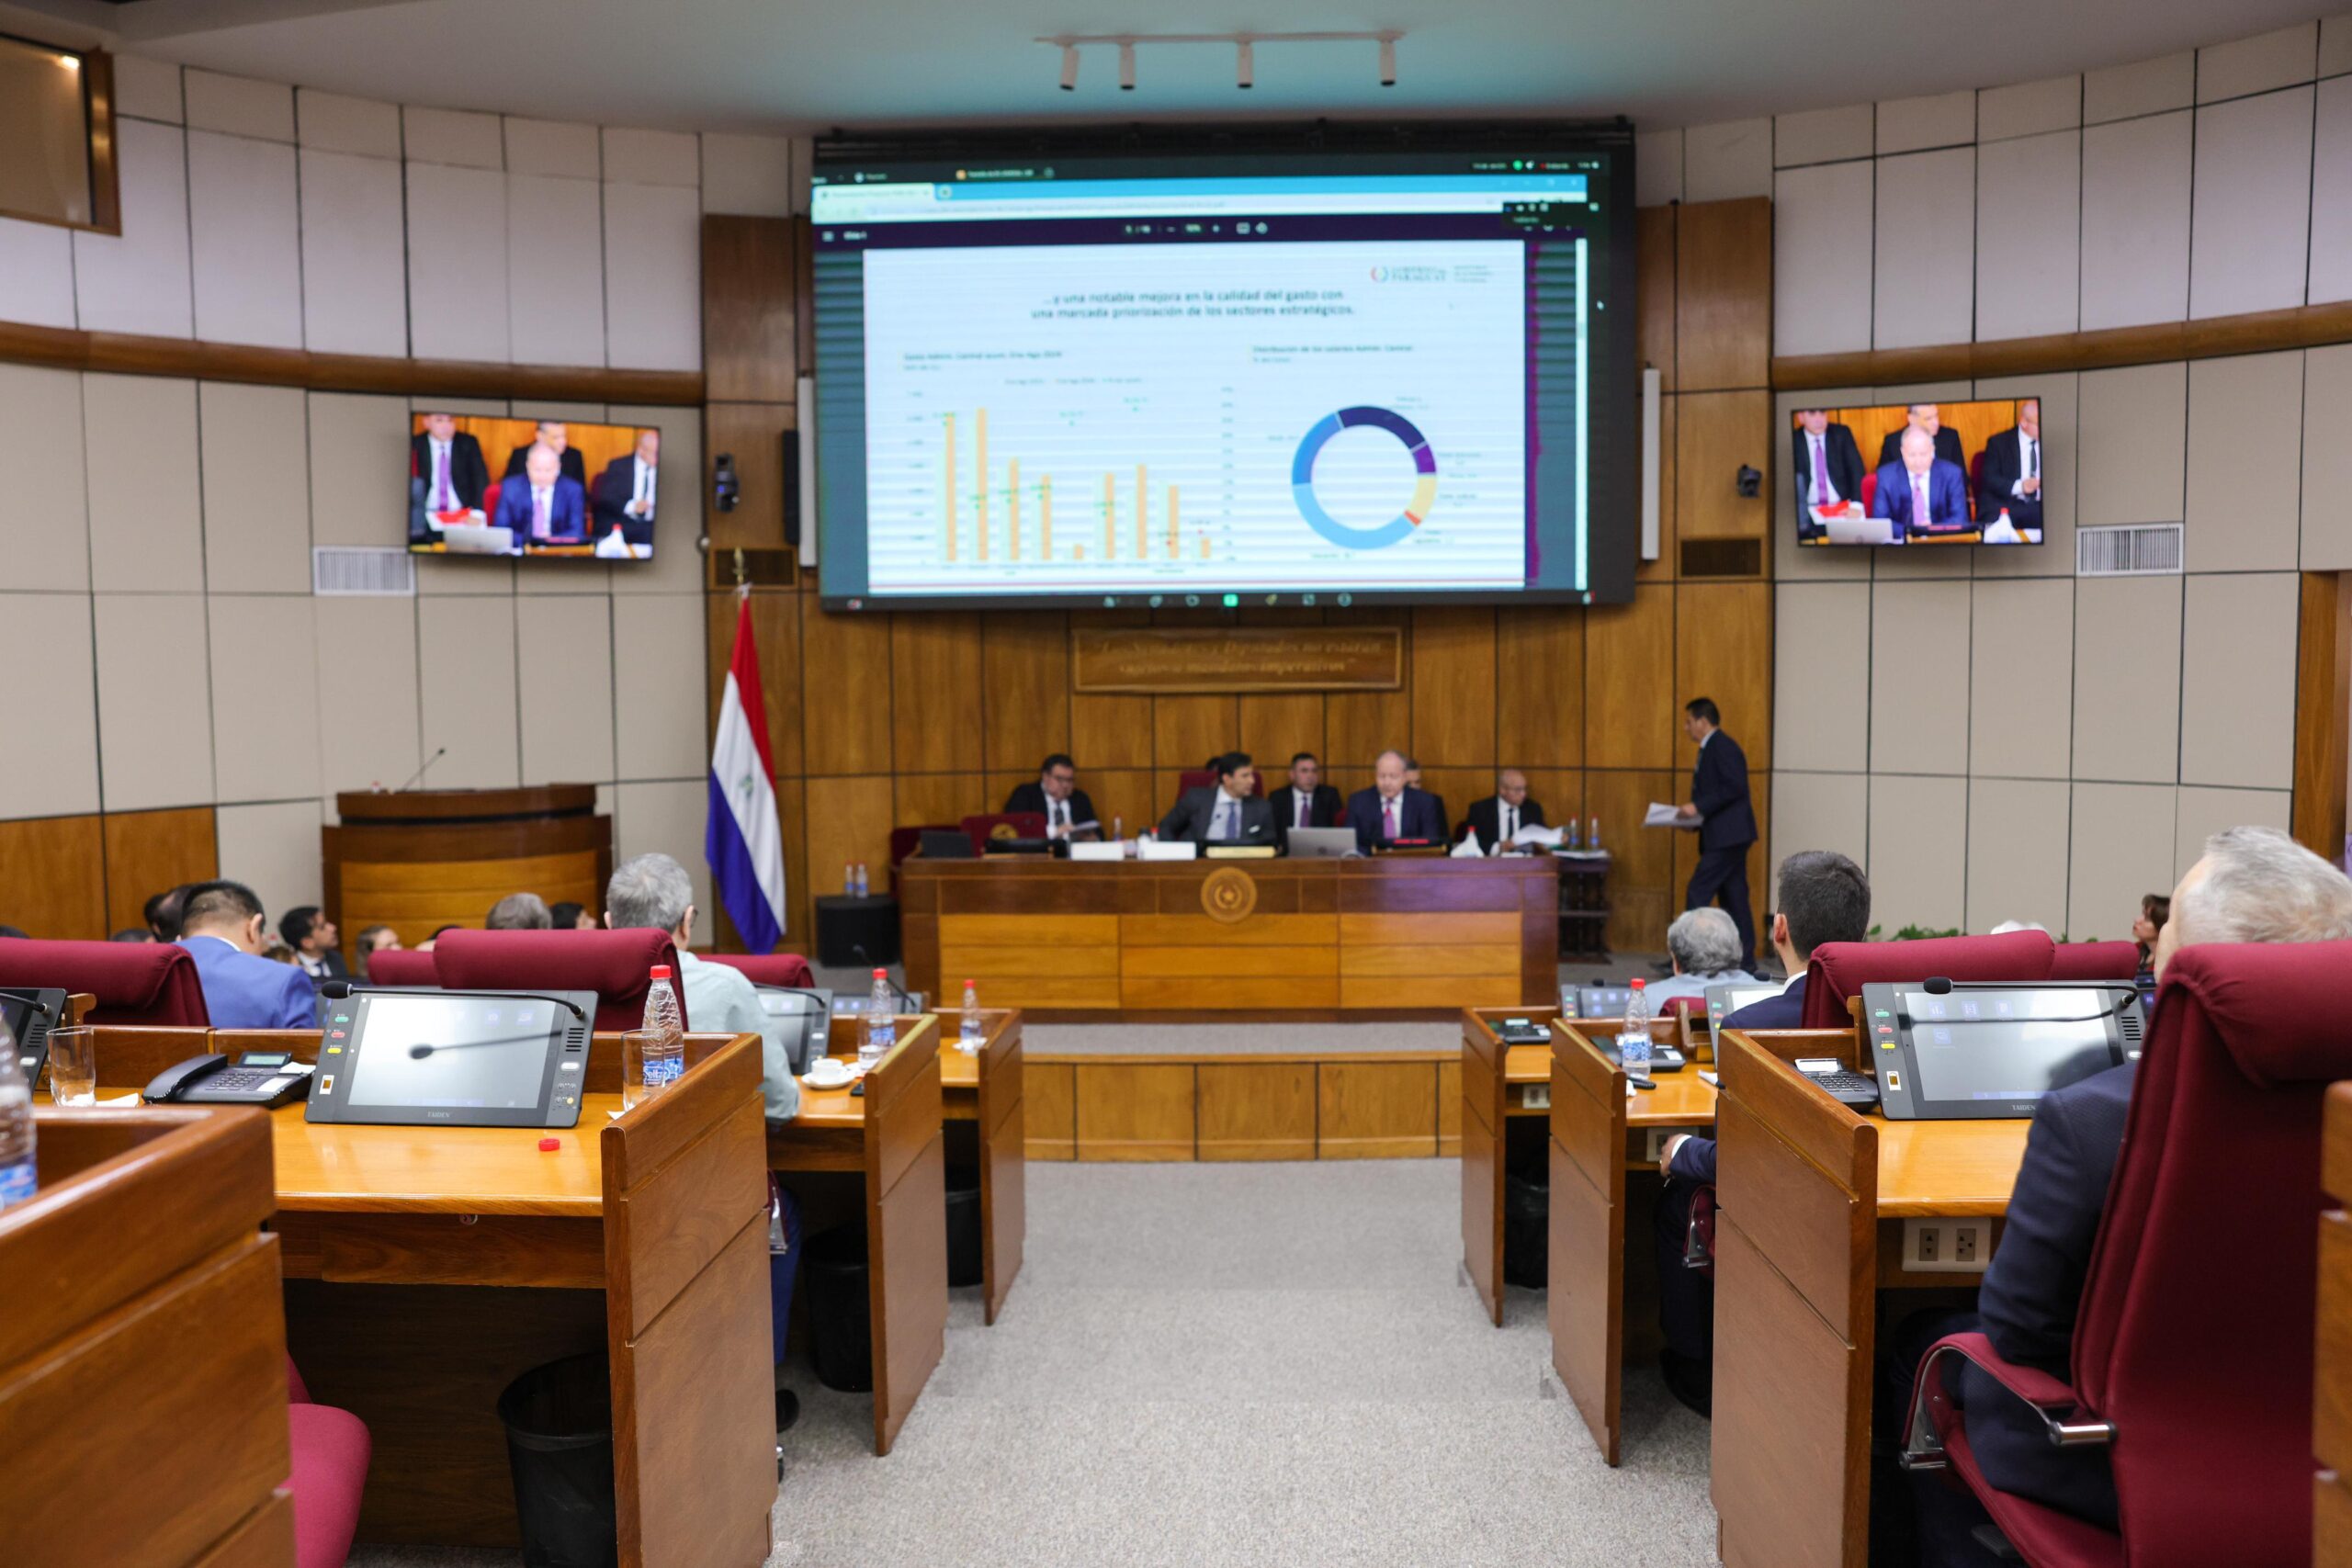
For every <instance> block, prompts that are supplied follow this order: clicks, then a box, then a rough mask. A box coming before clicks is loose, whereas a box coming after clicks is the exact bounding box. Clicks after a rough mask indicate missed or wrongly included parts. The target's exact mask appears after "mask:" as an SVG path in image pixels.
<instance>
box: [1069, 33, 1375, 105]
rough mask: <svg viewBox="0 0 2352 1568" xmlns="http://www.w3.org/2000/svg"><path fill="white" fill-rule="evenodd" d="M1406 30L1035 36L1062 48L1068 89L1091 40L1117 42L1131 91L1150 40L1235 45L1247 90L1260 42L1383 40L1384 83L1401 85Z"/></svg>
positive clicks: (1240, 81)
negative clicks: (1400, 49)
mask: <svg viewBox="0 0 2352 1568" xmlns="http://www.w3.org/2000/svg"><path fill="white" fill-rule="evenodd" d="M1404 36H1405V35H1404V34H1403V33H1402V32H1401V31H1397V30H1393V29H1386V28H1384V29H1382V30H1380V31H1378V32H1311V33H1238V32H1237V33H1150V34H1145V35H1142V36H1137V35H1136V34H1133V33H1062V34H1057V36H1055V37H1052V38H1041V39H1037V40H1036V41H1037V42H1039V43H1043V44H1050V45H1052V46H1053V47H1054V48H1056V49H1058V50H1060V51H1062V75H1061V86H1062V91H1063V92H1065V93H1074V92H1076V91H1077V90H1078V57H1079V54H1080V51H1082V50H1084V49H1086V48H1087V47H1088V46H1090V45H1101V44H1114V45H1116V46H1117V48H1118V51H1119V90H1120V91H1121V92H1124V93H1132V92H1134V91H1135V88H1136V48H1137V47H1138V46H1139V45H1142V44H1148V43H1155V44H1157V43H1206V44H1230V45H1232V46H1233V85H1234V86H1235V87H1237V88H1238V89H1240V90H1241V91H1244V92H1247V91H1248V90H1250V88H1252V87H1254V86H1256V85H1258V61H1257V47H1256V46H1257V45H1259V44H1261V43H1344V44H1364V43H1372V44H1377V45H1379V46H1380V85H1382V86H1384V87H1393V86H1395V85H1397V39H1401V38H1403V37H1404Z"/></svg>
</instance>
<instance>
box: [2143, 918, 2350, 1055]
mask: <svg viewBox="0 0 2352 1568" xmlns="http://www.w3.org/2000/svg"><path fill="white" fill-rule="evenodd" d="M2346 975H2352V942H2199V943H2197V944H2196V945H2194V946H2189V947H2184V948H2182V949H2180V950H2179V951H2178V952H2177V953H2174V954H2173V956H2172V960H2171V962H2169V963H2167V964H2165V977H2164V985H2163V988H2162V990H2160V991H2159V992H2158V993H2157V998H2156V1011H2157V1015H2158V1016H2159V1017H2161V1016H2162V1015H2163V1013H2164V1010H2165V1008H2166V1007H2168V1006H2176V1005H2177V1004H2178V1003H2179V1001H2180V1000H2181V999H2182V998H2183V995H2184V994H2185V995H2186V996H2188V997H2193V998H2195V999H2196V1002H2197V1005H2198V1006H2199V1008H2201V1009H2202V1010H2204V1013H2205V1016H2206V1017H2207V1018H2209V1019H2210V1020H2211V1021H2212V1023H2213V1027H2214V1030H2215V1032H2217V1033H2218V1034H2220V1036H2221V1038H2222V1048H2223V1049H2225V1050H2227V1051H2228V1052H2229V1054H2230V1056H2231V1058H2232V1059H2233V1061H2235V1062H2236V1063H2237V1066H2238V1070H2239V1071H2240V1072H2242V1073H2244V1074H2245V1077H2246V1078H2247V1080H2248V1081H2249V1082H2251V1083H2253V1084H2254V1085H2256V1087H2257V1088H2261V1089H2276V1088H2278V1086H2279V1085H2281V1084H2289V1083H2308V1082H2313V1081H2323V1080H2329V1079H2335V1078H2341V1077H2352V1011H2347V1010H2346V1008H2345V1006H2344V976H2346Z"/></svg>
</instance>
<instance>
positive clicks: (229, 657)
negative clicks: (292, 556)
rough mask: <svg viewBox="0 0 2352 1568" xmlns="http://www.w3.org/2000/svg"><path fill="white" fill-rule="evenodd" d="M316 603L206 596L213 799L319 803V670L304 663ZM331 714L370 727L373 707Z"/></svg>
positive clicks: (312, 642)
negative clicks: (293, 799) (298, 797)
mask: <svg viewBox="0 0 2352 1568" xmlns="http://www.w3.org/2000/svg"><path fill="white" fill-rule="evenodd" d="M315 603H319V601H314V600H311V599H310V598H308V597H303V598H299V599H298V598H295V597H293V596H291V595H287V594H250V595H248V594H234V593H215V594H213V595H212V596H211V598H210V601H209V612H210V615H209V618H210V625H211V644H212V753H213V769H212V771H213V776H214V787H215V788H216V790H217V791H218V793H217V794H216V795H214V797H213V798H215V799H217V800H220V801H224V802H225V801H251V800H286V799H288V798H290V797H292V796H295V795H302V796H307V797H309V798H310V799H311V800H312V801H313V802H315V801H316V799H317V797H318V795H319V751H320V743H319V736H320V728H319V726H320V708H321V705H320V702H319V667H318V665H317V664H316V662H314V661H313V660H311V659H308V658H305V657H304V654H306V653H307V652H308V651H309V650H310V649H313V648H315V647H316V646H317V640H318V634H317V629H316V624H315V622H314V621H313V620H312V618H311V605H312V604H315ZM394 673H395V675H396V676H400V677H405V676H406V675H407V673H408V671H407V669H406V667H402V668H401V669H400V670H398V671H394ZM328 711H330V712H334V713H336V714H339V715H342V716H345V722H346V723H347V722H348V721H349V718H350V716H353V715H355V714H359V713H366V714H368V717H367V718H366V719H365V720H362V721H361V722H362V723H369V724H372V723H373V722H374V714H373V705H372V704H370V703H367V702H365V701H364V700H363V701H362V702H360V703H356V704H348V703H336V704H333V705H329V707H328ZM337 728H338V730H340V729H341V728H343V725H342V724H338V726H337Z"/></svg>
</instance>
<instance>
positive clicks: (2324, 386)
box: [2297, 344, 2352, 571]
mask: <svg viewBox="0 0 2352 1568" xmlns="http://www.w3.org/2000/svg"><path fill="white" fill-rule="evenodd" d="M2346 409H2352V344H2331V345H2330V346H2328V347H2326V348H2314V349H2311V350H2309V351H2307V352H2306V353H2305V354H2304V355H2303V464H2302V507H2301V512H2302V549H2301V556H2300V558H2299V560H2298V563H2297V564H2299V565H2300V566H2301V568H2302V570H2305V571H2343V570H2352V441H2346V440H2345V439H2344V413H2345V411H2346Z"/></svg>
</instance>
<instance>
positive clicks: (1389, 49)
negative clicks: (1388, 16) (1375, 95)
mask: <svg viewBox="0 0 2352 1568" xmlns="http://www.w3.org/2000/svg"><path fill="white" fill-rule="evenodd" d="M1380 85H1382V86H1384V87H1393V86H1395V85H1397V40H1396V39H1393V38H1385V39H1381V40H1380Z"/></svg>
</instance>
